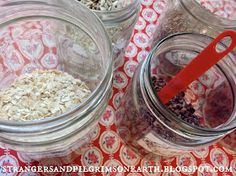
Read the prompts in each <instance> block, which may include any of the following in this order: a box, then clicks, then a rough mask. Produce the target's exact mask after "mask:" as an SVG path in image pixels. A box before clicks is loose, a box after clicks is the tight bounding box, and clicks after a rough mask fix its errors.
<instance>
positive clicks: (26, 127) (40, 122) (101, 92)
mask: <svg viewBox="0 0 236 176" xmlns="http://www.w3.org/2000/svg"><path fill="white" fill-rule="evenodd" d="M15 2H16V4H14V3H15ZM15 2H14V1H10V2H9V3H10V4H8V2H6V3H3V4H1V6H2V7H3V6H5V5H6V7H8V8H9V6H10V5H11V6H13V5H16V6H17V5H20V4H19V3H17V0H16V1H15ZM24 2H27V3H25V4H23V5H24V8H25V9H27V8H28V9H30V10H32V7H31V5H32V4H34V5H37V3H39V5H40V6H46V7H51V8H55V9H56V11H57V13H58V12H61V11H59V9H60V8H62V6H61V7H60V6H59V5H58V4H57V5H56V6H55V4H52V3H50V2H48V1H46V2H45V3H44V4H42V3H41V1H40V0H35V1H28V0H24ZM69 4H70V3H69ZM70 5H71V4H70ZM73 6H77V8H79V9H83V10H84V11H86V12H87V13H88V15H90V17H91V18H92V19H94V20H95V21H96V22H97V24H98V25H99V26H100V27H101V29H102V31H99V32H100V34H102V35H103V37H104V39H105V40H106V42H107V50H108V51H109V53H107V55H106V57H107V59H108V61H107V62H108V64H107V69H106V70H105V74H104V76H103V78H102V79H101V81H100V83H99V84H98V86H97V87H96V89H95V90H94V91H93V92H92V94H91V95H90V96H89V97H88V98H87V99H86V100H85V101H83V102H82V103H81V104H78V105H76V106H75V107H74V108H73V109H71V110H69V111H67V112H65V113H63V114H60V115H58V116H53V117H49V118H45V119H37V120H33V121H10V120H1V119H0V129H1V131H4V132H20V133H33V132H38V131H42V130H44V129H50V128H52V127H55V126H58V125H60V124H62V123H63V122H64V121H63V120H65V121H66V122H68V120H66V119H67V118H68V116H69V115H70V116H73V114H75V113H76V112H78V111H83V114H82V115H84V114H85V113H87V112H89V111H91V110H92V109H94V108H96V106H98V103H99V100H98V99H99V98H101V97H104V96H106V93H107V92H108V89H109V87H110V85H111V82H112V75H113V61H112V46H111V41H110V39H109V36H108V34H107V32H106V29H105V27H104V25H103V24H102V22H101V20H100V19H99V18H98V17H97V16H96V15H95V14H94V13H92V12H91V11H90V10H89V9H85V8H83V6H82V5H80V4H79V3H74V4H73ZM63 9H64V10H65V8H63ZM18 10H19V11H20V10H21V8H19V7H18ZM67 12H68V10H67ZM62 14H63V15H68V14H65V13H61V14H60V15H62ZM68 16H69V17H71V15H68ZM30 17H33V15H32V14H30ZM34 17H51V18H55V17H53V16H46V15H45V16H40V15H36V16H34ZM18 18H21V17H19V16H17V17H16V18H14V19H13V20H12V19H11V20H10V21H13V22H14V20H16V19H18ZM55 19H57V20H58V19H59V20H63V21H66V20H65V19H63V18H61V17H56V18H55ZM75 19H76V18H75ZM76 20H77V19H76ZM69 22H70V23H72V22H71V21H69ZM4 23H5V21H4V22H3V23H0V25H2V24H4ZM77 26H78V25H77ZM104 85H105V86H104ZM106 85H107V86H106ZM99 96H100V97H99ZM96 101H97V102H96ZM91 102H92V105H94V106H93V107H92V106H90V108H86V105H88V104H89V103H91ZM73 118H77V117H76V116H73ZM71 120H72V119H71ZM55 122H56V123H57V122H58V123H59V122H60V123H59V124H58V123H57V124H55ZM45 124H47V125H45ZM49 124H50V125H51V126H50V125H49ZM33 126H34V127H36V128H32V127H33ZM39 127H40V128H39Z"/></svg>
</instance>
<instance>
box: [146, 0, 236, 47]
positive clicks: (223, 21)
mask: <svg viewBox="0 0 236 176" xmlns="http://www.w3.org/2000/svg"><path fill="white" fill-rule="evenodd" d="M204 1H205V0H204ZM204 1H203V0H188V1H185V0H168V1H167V3H166V6H165V7H166V8H165V10H164V11H163V12H162V13H161V16H160V18H159V19H158V26H157V28H156V30H155V32H154V37H153V40H152V44H151V45H152V46H155V45H156V44H157V43H158V42H159V41H160V40H161V39H163V38H164V37H166V36H168V35H170V34H174V33H178V32H195V33H200V34H205V35H208V36H210V37H213V38H214V37H216V36H217V35H218V34H219V33H220V32H222V31H224V30H226V29H236V19H235V17H234V16H233V15H234V14H232V16H233V17H231V16H228V17H227V16H226V17H222V16H223V15H221V14H219V13H217V12H214V11H211V10H210V7H212V6H215V7H216V8H217V7H218V6H220V5H219V4H221V3H224V1H225V0H219V1H215V4H212V6H209V5H208V6H209V7H208V6H207V5H204V4H202V5H201V2H204ZM209 2H212V3H213V1H209ZM205 3H206V4H207V3H208V1H206V2H205ZM234 5H235V2H234ZM218 12H219V11H218Z"/></svg>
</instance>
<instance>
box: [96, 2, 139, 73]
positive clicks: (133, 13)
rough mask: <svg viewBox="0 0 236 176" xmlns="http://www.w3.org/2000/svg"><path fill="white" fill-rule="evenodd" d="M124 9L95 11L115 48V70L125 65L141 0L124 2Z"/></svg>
mask: <svg viewBox="0 0 236 176" xmlns="http://www.w3.org/2000/svg"><path fill="white" fill-rule="evenodd" d="M124 3H127V4H128V5H126V6H125V7H124V8H122V9H116V10H111V11H98V10H93V12H95V13H96V15H98V16H99V18H100V19H101V20H102V22H103V24H104V26H105V28H106V30H107V32H108V35H109V37H110V39H111V42H112V47H113V60H114V67H115V68H114V69H115V70H116V69H117V68H118V67H119V66H121V65H122V64H123V62H124V61H123V59H124V55H125V50H126V48H127V46H128V44H129V42H130V39H131V36H132V33H133V29H134V26H135V24H136V22H137V20H138V17H139V12H140V8H141V3H140V0H132V1H131V2H129V1H127V2H126V1H124Z"/></svg>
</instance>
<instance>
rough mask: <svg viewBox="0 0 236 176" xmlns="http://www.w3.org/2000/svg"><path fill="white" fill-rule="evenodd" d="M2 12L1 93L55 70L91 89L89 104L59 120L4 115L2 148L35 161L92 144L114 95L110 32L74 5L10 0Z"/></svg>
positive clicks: (57, 1) (0, 132)
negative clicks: (14, 118)
mask: <svg viewBox="0 0 236 176" xmlns="http://www.w3.org/2000/svg"><path fill="white" fill-rule="evenodd" d="M0 8H1V12H0V28H1V34H0V40H1V41H0V55H1V60H0V72H1V77H0V88H1V89H4V88H7V87H8V86H9V85H11V83H12V82H13V81H14V80H15V79H16V78H17V77H18V76H20V75H22V74H25V73H30V72H32V71H33V70H35V69H40V70H55V69H56V70H60V71H62V72H66V73H68V74H70V75H72V76H73V77H74V78H79V79H80V80H81V81H83V82H84V83H85V84H86V85H87V86H88V88H89V89H90V90H91V95H90V96H89V97H88V98H87V99H86V100H84V101H83V102H81V103H80V104H78V105H76V106H75V107H73V108H71V109H69V110H68V111H67V112H65V113H63V114H60V115H58V116H55V117H48V118H44V119H39V120H33V121H10V120H3V118H1V117H0V141H1V145H2V146H4V147H8V148H10V149H14V150H17V152H21V153H24V154H26V155H28V156H29V157H30V158H33V159H40V158H45V157H54V156H64V155H67V154H69V153H70V152H71V151H73V150H74V149H76V148H79V147H81V146H82V145H84V144H86V143H88V142H90V140H91V138H92V135H93V133H92V132H93V130H94V129H95V125H96V124H97V122H98V120H99V118H100V117H101V116H102V114H103V112H104V111H105V108H106V105H107V103H108V100H109V97H110V94H111V91H112V76H113V74H112V73H113V69H112V68H113V67H112V65H113V62H112V48H111V43H110V40H109V37H108V35H107V32H106V30H105V28H104V27H103V25H102V23H101V21H100V20H99V18H98V17H97V16H96V15H94V14H93V13H92V12H91V11H90V10H88V9H86V8H84V7H83V6H81V5H80V4H78V3H76V2H75V1H70V2H68V1H67V0H50V1H47V0H34V1H28V0H11V1H4V2H3V1H2V2H1V6H0ZM88 21H89V23H88ZM75 36H76V38H77V39H80V40H75V38H74V37H75ZM0 98H1V97H0Z"/></svg>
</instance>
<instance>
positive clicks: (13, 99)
mask: <svg viewBox="0 0 236 176" xmlns="http://www.w3.org/2000/svg"><path fill="white" fill-rule="evenodd" d="M90 94H91V91H90V90H89V88H88V87H87V86H86V85H85V83H84V82H82V81H81V80H79V79H75V78H73V77H72V76H71V75H69V74H67V73H65V72H61V71H57V70H44V71H43V70H36V71H34V72H32V73H30V74H25V75H21V76H20V77H18V78H17V79H16V80H15V82H14V83H13V84H12V85H11V86H10V87H8V88H6V89H4V90H1V91H0V118H2V119H5V120H23V121H25V120H36V119H43V118H47V117H52V116H57V115H60V114H63V113H65V112H66V111H68V110H69V109H71V108H73V107H74V106H75V105H78V104H79V103H81V102H83V101H84V100H85V99H86V98H88V96H89V95H90Z"/></svg>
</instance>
